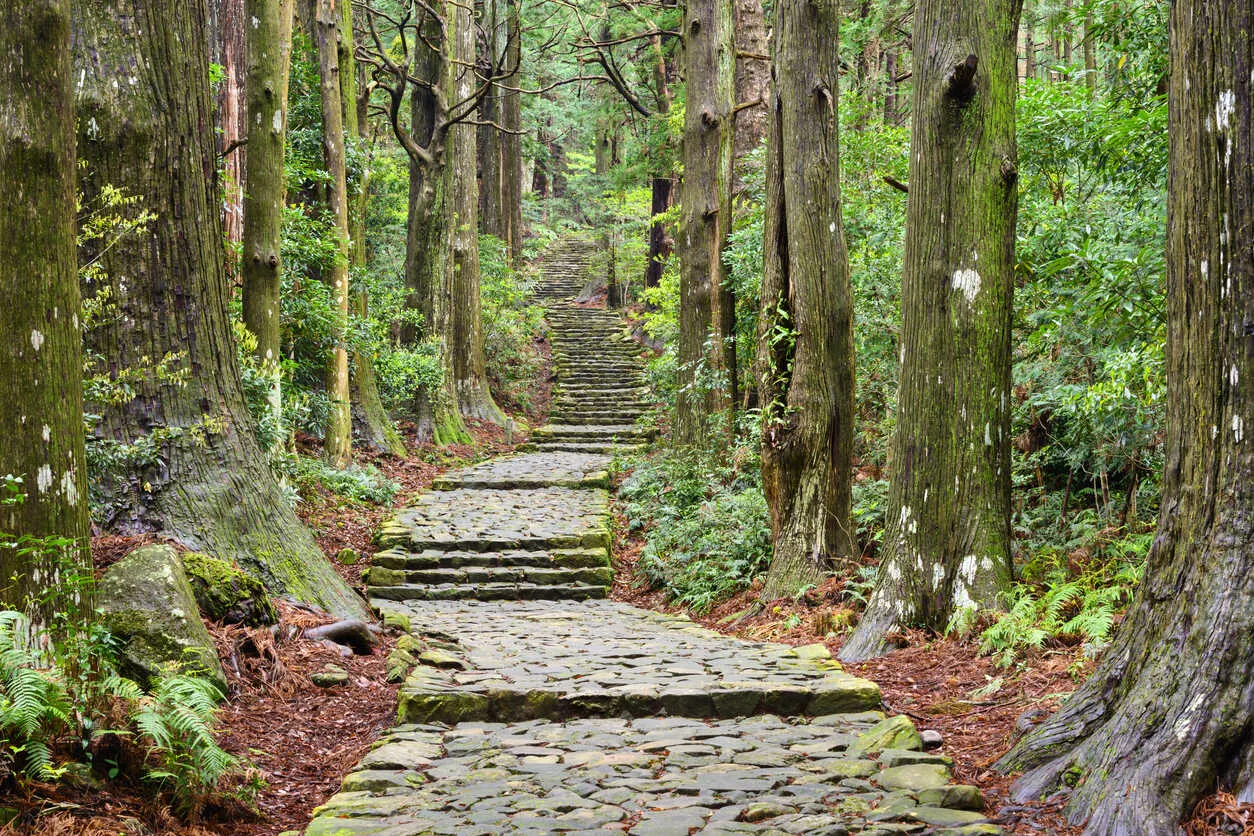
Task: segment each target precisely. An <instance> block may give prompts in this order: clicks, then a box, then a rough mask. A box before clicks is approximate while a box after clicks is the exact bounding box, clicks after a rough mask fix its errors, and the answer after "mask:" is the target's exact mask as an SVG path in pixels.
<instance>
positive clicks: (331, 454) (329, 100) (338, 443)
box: [311, 0, 353, 468]
mask: <svg viewBox="0 0 1254 836" xmlns="http://www.w3.org/2000/svg"><path fill="white" fill-rule="evenodd" d="M311 2H313V4H314V33H313V34H314V41H315V43H316V45H317V50H318V75H319V78H320V81H321V91H322V158H323V164H324V165H325V166H326V170H327V173H328V174H329V175H330V177H331V182H330V183H329V184H328V185H327V188H326V200H327V212H328V214H330V216H331V218H332V220H333V221H334V222H335V230H336V235H337V237H338V240H337V242H336V246H337V248H338V250H339V254H338V256H337V258H336V260H335V263H334V264H333V265H331V267H330V268H329V269H328V270H327V271H326V273H325V275H324V276H323V280H324V281H325V282H326V283H327V286H328V287H330V289H331V299H332V305H333V306H334V309H335V313H336V317H337V323H336V330H337V332H338V335H337V340H336V345H335V346H334V347H332V349H331V352H330V356H329V357H328V358H327V372H326V386H327V398H328V399H329V400H330V402H331V412H330V415H329V416H328V417H327V428H326V433H325V434H324V436H323V439H322V454H323V458H325V459H326V461H327V463H328V464H330V465H331V466H332V467H340V468H342V467H345V466H347V465H348V462H349V460H350V458H351V456H352V449H353V420H352V412H351V406H352V395H351V393H350V391H349V385H348V349H347V347H346V346H345V339H346V334H345V331H346V329H347V327H348V308H349V305H348V299H349V287H348V264H349V258H350V252H349V242H350V234H349V229H348V176H347V170H346V151H345V148H344V144H345V139H346V134H345V132H344V108H343V105H342V104H341V99H342V96H341V94H340V90H341V81H340V64H339V43H338V41H339V29H340V9H339V6H338V5H337V4H338V3H343V2H347V0H311Z"/></svg>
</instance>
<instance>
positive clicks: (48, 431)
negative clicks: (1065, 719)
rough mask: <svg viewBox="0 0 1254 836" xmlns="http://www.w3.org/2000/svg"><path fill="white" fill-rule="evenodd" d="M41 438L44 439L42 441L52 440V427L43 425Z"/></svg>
mask: <svg viewBox="0 0 1254 836" xmlns="http://www.w3.org/2000/svg"><path fill="white" fill-rule="evenodd" d="M43 437H44V441H51V440H52V427H50V426H48V425H47V424H44V428H43Z"/></svg>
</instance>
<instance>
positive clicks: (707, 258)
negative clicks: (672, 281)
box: [674, 0, 735, 444]
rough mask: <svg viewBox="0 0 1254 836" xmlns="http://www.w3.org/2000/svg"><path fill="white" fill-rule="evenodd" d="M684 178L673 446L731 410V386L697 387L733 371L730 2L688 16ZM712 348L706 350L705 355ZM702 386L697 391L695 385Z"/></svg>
mask: <svg viewBox="0 0 1254 836" xmlns="http://www.w3.org/2000/svg"><path fill="white" fill-rule="evenodd" d="M684 33H685V42H684V68H685V73H684V75H685V79H684V80H685V82H686V83H687V89H688V102H687V110H686V112H685V115H684V179H683V184H682V187H681V193H680V203H681V204H682V206H683V218H682V221H681V231H680V238H681V241H680V248H679V254H680V299H679V358H678V359H679V389H680V393H681V394H680V396H679V397H678V398H677V402H676V414H675V430H674V440H675V441H676V443H678V444H692V443H695V442H697V441H698V440H699V439H700V438H701V437H702V435H703V434H704V432H705V429H706V426H707V422H708V420H709V419H710V418H711V417H712V416H714V415H715V414H716V413H722V414H724V415H725V414H727V413H728V412H729V411H730V409H731V397H730V391H729V386H727V385H721V386H706V385H704V384H697V383H696V382H697V378H698V372H699V369H700V367H701V366H703V365H704V366H705V367H706V370H707V376H715V375H720V374H721V375H728V374H732V375H734V373H735V368H734V358H735V353H734V352H735V347H734V345H733V346H732V347H731V351H730V354H731V358H732V360H733V365H732V367H731V368H728V363H727V358H728V354H729V351H728V346H727V345H726V344H725V340H724V339H723V338H724V337H725V336H730V335H731V334H729V333H728V332H727V331H725V330H724V329H725V326H726V323H727V322H728V321H729V318H730V319H731V320H732V321H734V316H735V314H734V311H729V310H728V307H729V304H728V303H729V301H730V300H729V298H728V294H726V293H725V287H724V284H725V283H724V268H723V261H722V252H723V245H724V241H725V240H726V237H727V233H728V232H729V231H730V226H731V174H732V134H733V127H734V126H733V115H732V113H733V109H734V105H735V102H734V99H735V90H734V76H735V73H734V66H735V49H734V46H733V43H732V10H731V2H730V0H689V2H688V4H687V6H686V9H685V12H684ZM707 349H708V350H707ZM694 384H696V385H694Z"/></svg>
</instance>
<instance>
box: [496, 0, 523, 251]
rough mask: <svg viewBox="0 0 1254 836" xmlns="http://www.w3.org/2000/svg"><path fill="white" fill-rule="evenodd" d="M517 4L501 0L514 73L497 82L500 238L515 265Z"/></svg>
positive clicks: (518, 207)
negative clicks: (502, 129)
mask: <svg viewBox="0 0 1254 836" xmlns="http://www.w3.org/2000/svg"><path fill="white" fill-rule="evenodd" d="M518 6H519V3H518V0H505V7H506V15H507V18H508V19H507V21H506V27H507V30H506V35H507V43H506V50H505V65H506V66H507V67H513V68H515V71H514V72H513V73H512V74H511V75H508V76H506V77H505V78H503V79H501V83H500V85H499V89H500V90H501V91H502V98H501V125H502V127H504V128H505V132H504V133H502V134H501V140H500V141H501V217H502V220H503V222H504V224H505V228H504V230H503V231H504V234H503V235H502V236H501V237H502V238H503V239H504V240H505V242H506V243H507V244H508V245H509V257H510V258H511V259H513V260H514V261H515V262H518V261H519V260H520V259H521V258H522V254H523V249H522V246H523V220H522V184H523V162H522V135H521V131H522V95H521V93H520V91H519V89H518V86H519V84H521V83H522V75H521V66H522V63H521V59H522V22H521V21H520V20H519V9H518Z"/></svg>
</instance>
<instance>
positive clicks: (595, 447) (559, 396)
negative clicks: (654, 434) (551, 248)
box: [531, 249, 650, 454]
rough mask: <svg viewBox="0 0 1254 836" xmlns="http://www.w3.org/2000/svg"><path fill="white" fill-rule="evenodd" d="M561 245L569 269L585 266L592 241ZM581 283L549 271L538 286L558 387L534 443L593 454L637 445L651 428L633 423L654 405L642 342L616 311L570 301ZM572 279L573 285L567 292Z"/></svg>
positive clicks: (580, 272) (575, 270)
mask: <svg viewBox="0 0 1254 836" xmlns="http://www.w3.org/2000/svg"><path fill="white" fill-rule="evenodd" d="M562 252H563V255H562V261H561V263H562V264H563V265H565V266H564V269H565V270H568V271H571V272H572V273H577V274H578V275H585V274H586V273H587V260H588V258H589V256H590V254H591V250H590V249H564V250H563V251H562ZM581 285H582V282H581V281H578V280H569V279H563V278H562V277H561V275H560V274H557V273H552V274H549V273H546V274H545V278H544V281H543V282H542V283H541V285H540V288H539V292H538V294H537V295H538V296H540V297H541V298H543V299H545V300H546V302H547V308H546V314H545V316H546V318H547V319H548V322H549V327H550V336H549V339H550V342H551V344H552V346H553V363H554V367H555V369H556V372H557V388H556V390H555V392H554V400H553V409H552V413H551V417H550V423H549V424H548V425H547V426H544V427H540V428H539V429H537V430H536V431H535V432H534V433H532V436H531V438H532V444H531V449H534V450H544V451H548V450H560V451H564V452H570V453H594V454H595V453H611V452H614V451H616V450H617V451H623V452H630V451H634V450H638V449H640V448H641V447H643V445H644V444H645V443H646V442H647V441H648V439H649V433H648V431H646V430H644V429H642V428H640V427H638V426H636V419H638V418H639V417H640V416H641V415H642V414H643V413H644V411H645V410H647V409H648V408H649V406H650V404H649V401H648V395H647V390H646V388H645V387H644V382H643V380H642V379H641V370H642V364H641V359H640V352H641V349H640V346H639V344H637V343H636V342H635V341H634V340H632V339H631V338H630V337H629V336H627V335H626V332H625V329H624V327H623V321H622V318H621V317H620V316H619V315H618V314H617V313H616V312H614V311H607V310H601V309H596V308H583V307H579V306H576V305H574V304H572V303H571V302H570V297H572V296H573V295H574V293H577V292H578V287H579V286H581ZM572 287H574V288H576V289H575V290H574V291H573V292H568V291H569V290H570V288H572ZM563 293H565V294H566V296H562V295H561V294H563Z"/></svg>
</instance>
